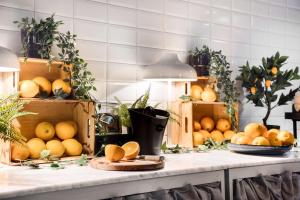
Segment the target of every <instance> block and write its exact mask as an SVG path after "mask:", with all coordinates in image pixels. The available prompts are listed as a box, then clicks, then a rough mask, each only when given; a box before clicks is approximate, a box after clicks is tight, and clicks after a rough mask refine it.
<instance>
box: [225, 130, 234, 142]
mask: <svg viewBox="0 0 300 200" xmlns="http://www.w3.org/2000/svg"><path fill="white" fill-rule="evenodd" d="M234 135H235V132H234V131H232V130H228V131H225V132H224V138H225V139H226V140H231V138H232V137H233V136H234Z"/></svg>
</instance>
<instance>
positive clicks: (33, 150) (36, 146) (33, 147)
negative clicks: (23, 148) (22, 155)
mask: <svg viewBox="0 0 300 200" xmlns="http://www.w3.org/2000/svg"><path fill="white" fill-rule="evenodd" d="M27 146H28V148H29V151H30V158H32V159H37V158H40V153H41V152H42V151H43V150H45V149H46V145H45V142H44V141H43V140H41V139H40V138H32V139H30V140H29V141H28V142H27Z"/></svg>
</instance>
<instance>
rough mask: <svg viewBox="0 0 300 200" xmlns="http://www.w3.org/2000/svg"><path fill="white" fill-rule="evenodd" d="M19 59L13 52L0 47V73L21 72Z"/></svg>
mask: <svg viewBox="0 0 300 200" xmlns="http://www.w3.org/2000/svg"><path fill="white" fill-rule="evenodd" d="M19 69H20V64H19V60H18V57H17V55H16V54H15V53H13V52H12V51H11V50H9V49H7V48H4V47H1V46H0V73H1V72H16V71H19Z"/></svg>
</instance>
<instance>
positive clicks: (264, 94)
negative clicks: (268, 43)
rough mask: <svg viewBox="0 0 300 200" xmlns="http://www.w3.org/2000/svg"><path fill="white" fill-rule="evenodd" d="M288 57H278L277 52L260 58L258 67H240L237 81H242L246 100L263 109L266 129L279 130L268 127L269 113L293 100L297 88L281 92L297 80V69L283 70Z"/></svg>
mask: <svg viewBox="0 0 300 200" xmlns="http://www.w3.org/2000/svg"><path fill="white" fill-rule="evenodd" d="M287 59H288V56H280V54H279V52H277V53H276V54H275V55H273V56H271V57H269V58H262V64H261V65H259V66H252V67H250V66H249V63H248V62H247V63H246V65H244V66H242V67H240V72H241V74H240V76H239V77H238V80H241V81H242V87H243V88H245V89H246V98H247V99H248V102H249V101H251V102H252V103H253V104H254V105H255V106H257V107H265V108H266V109H267V112H266V115H265V117H264V118H263V123H264V125H265V126H267V128H268V129H271V128H278V129H279V128H280V127H279V126H275V125H269V124H268V119H269V116H270V114H271V111H272V110H274V109H275V108H277V107H279V106H282V105H286V104H287V102H289V101H291V100H293V98H294V96H295V93H296V92H297V91H299V88H296V89H291V90H290V91H289V92H288V93H287V94H284V93H283V91H284V90H286V89H287V88H288V87H290V86H292V83H291V81H293V80H299V79H300V76H299V74H298V71H299V69H298V67H296V68H295V69H289V70H284V69H283V66H284V65H285V64H286V61H287Z"/></svg>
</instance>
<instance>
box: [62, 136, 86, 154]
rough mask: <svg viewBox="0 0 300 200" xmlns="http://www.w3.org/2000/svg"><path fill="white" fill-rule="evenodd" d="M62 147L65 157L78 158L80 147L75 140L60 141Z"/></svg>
mask: <svg viewBox="0 0 300 200" xmlns="http://www.w3.org/2000/svg"><path fill="white" fill-rule="evenodd" d="M62 145H63V146H64V147H65V153H66V154H67V156H80V155H81V152H82V145H81V144H80V143H79V142H78V141H77V140H75V139H73V138H72V139H67V140H64V141H62Z"/></svg>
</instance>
